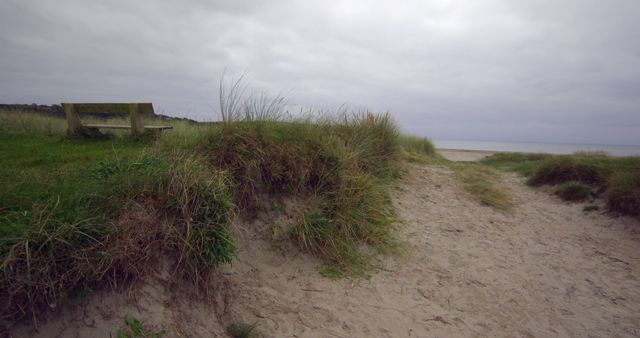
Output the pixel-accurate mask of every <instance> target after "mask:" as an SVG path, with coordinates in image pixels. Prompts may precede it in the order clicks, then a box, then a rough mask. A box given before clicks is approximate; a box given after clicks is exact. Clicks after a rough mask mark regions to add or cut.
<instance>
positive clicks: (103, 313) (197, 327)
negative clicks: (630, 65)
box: [16, 165, 640, 337]
mask: <svg viewBox="0 0 640 338" xmlns="http://www.w3.org/2000/svg"><path fill="white" fill-rule="evenodd" d="M503 177H504V178H503V181H504V184H505V185H506V186H507V187H509V189H510V191H511V193H512V194H513V196H514V197H515V200H516V202H517V207H516V208H515V210H514V211H513V212H510V213H506V214H505V213H501V212H497V211H494V210H492V209H490V208H488V207H483V206H480V205H479V204H477V203H476V202H474V201H472V200H471V199H470V198H468V197H467V196H466V195H465V194H464V192H462V189H461V188H460V187H459V186H458V185H457V183H456V181H454V179H453V178H452V172H451V171H450V170H449V169H448V168H446V167H439V166H426V167H425V166H419V165H411V166H410V167H409V168H408V172H407V173H406V174H405V175H404V178H403V179H402V180H401V183H400V185H399V187H398V188H397V189H396V191H395V192H394V194H395V199H394V200H395V203H396V205H397V208H398V211H399V213H400V216H401V217H402V218H403V219H404V220H405V222H404V224H402V225H401V226H399V230H398V231H399V234H400V238H401V239H402V240H404V241H405V242H406V253H405V254H404V255H402V256H401V257H397V258H387V259H386V265H385V267H386V270H385V271H381V272H378V273H376V274H374V275H373V276H372V277H371V278H370V279H365V280H356V281H351V280H346V279H342V280H338V281H331V280H329V279H326V278H323V277H321V276H320V275H319V274H318V271H317V269H318V268H317V267H318V266H319V264H320V262H318V261H315V260H313V259H312V258H310V257H309V256H308V255H306V254H303V253H300V252H298V251H297V250H296V249H294V248H291V247H287V246H284V247H277V246H276V245H274V243H272V242H270V241H268V240H266V239H265V238H269V230H268V229H269V227H268V226H266V225H265V221H261V220H257V221H255V222H253V224H251V225H242V226H238V228H237V233H238V234H237V235H238V244H239V247H240V252H239V255H238V259H237V261H236V262H235V263H234V264H233V265H232V266H229V267H226V268H225V272H224V275H225V276H226V277H225V279H226V283H223V284H226V285H224V287H222V288H221V289H222V290H225V292H229V293H230V295H228V296H229V297H227V299H229V300H231V304H230V305H229V307H227V308H226V310H223V309H222V308H223V307H224V306H223V307H220V306H218V307H214V308H211V307H205V306H203V305H202V304H200V303H199V302H192V301H189V300H185V298H184V297H180V296H176V295H175V294H172V293H171V291H169V290H167V289H164V288H163V287H162V285H163V284H164V283H165V282H163V278H164V277H162V278H160V280H159V281H156V282H154V283H152V284H153V285H151V286H146V287H144V288H142V290H139V291H137V294H138V300H137V301H136V302H134V304H131V302H126V301H122V300H121V298H122V297H119V296H116V297H114V296H112V295H107V296H106V297H96V298H95V299H93V300H92V301H91V302H89V305H87V306H86V307H85V308H83V309H79V310H78V311H77V313H75V314H74V313H71V314H68V315H65V316H64V320H59V321H56V322H50V323H49V324H46V325H44V326H43V327H41V330H40V334H39V336H43V337H47V336H59V337H74V336H76V337H92V336H94V337H105V336H108V333H109V332H111V333H115V330H117V328H118V327H122V326H123V325H122V316H123V315H124V314H125V313H131V314H133V315H134V316H136V318H139V319H140V320H142V321H143V322H144V323H145V324H148V325H149V326H151V327H152V328H157V329H160V328H163V329H165V330H166V331H167V335H166V336H167V337H175V336H185V335H186V336H196V337H198V336H224V332H225V330H224V327H225V324H227V323H229V322H231V321H232V320H243V321H245V322H248V323H254V322H255V323H257V327H258V330H259V331H260V332H261V333H262V335H263V336H266V337H634V336H635V337H638V336H640V224H639V222H638V221H636V220H632V219H629V218H617V219H614V218H611V217H608V216H606V215H600V214H598V213H593V212H592V213H589V214H585V213H584V212H582V206H581V205H575V204H565V203H563V202H561V201H560V200H557V199H556V198H555V197H553V196H550V195H549V194H548V193H546V192H544V191H539V190H534V189H532V188H529V187H527V186H525V185H524V184H523V181H522V179H520V178H518V177H517V176H515V175H512V174H504V175H503ZM387 270H388V271H387ZM165 277H166V276H165ZM216 308H217V311H216ZM223 313H224V314H223ZM87 322H89V324H91V325H89V324H87ZM21 332H22V333H20V332H18V334H16V336H30V335H32V334H33V332H32V331H29V330H25V329H23V330H22V331H21Z"/></svg>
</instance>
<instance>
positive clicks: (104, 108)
mask: <svg viewBox="0 0 640 338" xmlns="http://www.w3.org/2000/svg"><path fill="white" fill-rule="evenodd" d="M62 108H63V109H64V112H65V115H66V117H67V124H68V126H69V130H68V133H69V135H75V134H76V133H78V131H79V130H80V129H82V122H81V121H80V114H94V115H95V114H100V113H115V114H123V115H126V114H128V115H129V118H130V119H131V132H132V133H133V134H143V133H144V122H143V117H144V116H149V115H153V113H154V112H153V105H152V104H151V103H63V104H62Z"/></svg>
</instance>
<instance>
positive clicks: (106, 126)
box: [84, 124, 173, 130]
mask: <svg viewBox="0 0 640 338" xmlns="http://www.w3.org/2000/svg"><path fill="white" fill-rule="evenodd" d="M84 126H85V127H87V128H99V129H131V126H130V125H125V124H85V125H84ZM144 129H158V130H164V129H173V127H172V126H144Z"/></svg>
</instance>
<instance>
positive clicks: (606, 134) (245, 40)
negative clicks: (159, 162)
mask: <svg viewBox="0 0 640 338" xmlns="http://www.w3.org/2000/svg"><path fill="white" fill-rule="evenodd" d="M638 12H640V2H638V1H635V0H614V1H608V2H603V1H592V0H568V1H561V2H559V1H550V0H544V1H533V0H531V1H506V0H487V1H481V2H465V1H417V0H415V1H402V2H397V1H339V2H327V1H282V0H276V1H151V0H144V1H78V0H61V1H55V2H53V1H46V0H33V1H19V0H7V1H3V2H2V3H1V4H0V45H1V46H2V48H1V49H0V57H1V58H0V79H1V81H0V101H1V102H21V103H31V102H39V103H56V102H61V101H64V100H83V101H84V100H86V101H94V100H95V101H98V100H116V101H124V100H151V101H153V102H154V104H155V105H156V107H157V109H158V110H161V111H165V112H166V113H170V114H174V115H178V116H189V117H192V118H197V119H212V118H215V117H216V116H215V107H216V105H217V98H216V90H217V83H218V79H219V76H220V74H221V73H222V71H223V69H225V68H226V69H227V73H228V74H230V75H236V76H237V75H238V74H240V73H242V72H245V71H248V78H249V79H250V82H251V84H252V85H254V86H255V87H256V88H257V90H267V91H269V92H271V93H277V92H281V91H286V92H287V93H288V96H289V99H290V101H291V102H292V103H293V104H294V105H295V106H296V107H297V106H316V107H337V106H339V105H341V104H343V103H347V104H350V105H353V106H356V107H361V106H366V107H367V108H369V109H371V110H375V111H390V112H392V114H394V116H395V117H396V119H397V120H398V121H399V123H400V124H401V126H402V127H403V128H404V129H405V130H407V131H409V132H412V133H416V134H419V135H426V136H432V137H439V138H458V139H483V140H490V139H494V140H495V139H496V138H498V139H499V138H502V139H504V140H515V141H536V140H546V141H562V142H578V143H595V142H596V141H597V142H604V143H634V144H640V136H638V135H640V111H639V110H640V109H639V108H640V95H639V94H640V92H638V90H640V82H639V81H640V38H638V37H637V32H638V31H640V21H638V20H636V17H635V16H636V15H637V13H638Z"/></svg>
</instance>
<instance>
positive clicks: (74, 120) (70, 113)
mask: <svg viewBox="0 0 640 338" xmlns="http://www.w3.org/2000/svg"><path fill="white" fill-rule="evenodd" d="M62 107H63V108H64V114H65V115H66V117H67V126H68V129H67V135H69V136H75V135H77V134H78V132H79V131H80V130H81V129H82V122H80V116H79V115H78V111H77V110H76V107H75V106H74V105H73V104H72V103H63V104H62Z"/></svg>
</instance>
